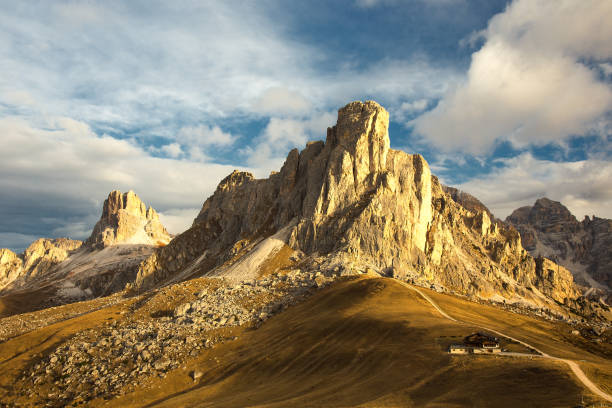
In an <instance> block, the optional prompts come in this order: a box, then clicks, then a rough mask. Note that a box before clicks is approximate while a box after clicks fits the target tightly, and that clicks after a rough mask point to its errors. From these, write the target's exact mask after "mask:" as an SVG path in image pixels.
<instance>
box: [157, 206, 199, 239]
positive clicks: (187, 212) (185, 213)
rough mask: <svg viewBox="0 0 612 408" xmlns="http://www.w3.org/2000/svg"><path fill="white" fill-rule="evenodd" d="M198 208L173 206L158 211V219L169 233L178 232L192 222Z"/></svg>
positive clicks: (188, 226)
mask: <svg viewBox="0 0 612 408" xmlns="http://www.w3.org/2000/svg"><path fill="white" fill-rule="evenodd" d="M199 212H200V208H173V209H170V210H167V211H164V212H163V213H159V219H160V221H161V222H162V224H164V226H165V227H166V229H167V230H168V232H170V233H171V234H175V235H176V234H180V233H182V232H183V231H186V230H187V229H188V228H190V227H191V224H193V220H194V219H195V217H196V216H197V215H198V213H199Z"/></svg>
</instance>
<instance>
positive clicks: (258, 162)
mask: <svg viewBox="0 0 612 408" xmlns="http://www.w3.org/2000/svg"><path fill="white" fill-rule="evenodd" d="M335 124H336V115H334V114H332V113H331V112H323V113H319V114H316V115H313V116H312V117H310V118H306V119H287V118H272V119H270V122H269V123H268V125H267V126H266V128H265V129H264V131H263V133H262V134H261V135H260V136H259V137H258V138H257V140H256V143H255V147H254V148H249V149H245V151H244V153H245V154H246V155H247V156H248V162H249V165H251V167H254V168H258V169H260V171H259V172H258V175H259V176H262V177H263V176H267V173H269V172H270V171H272V170H275V171H278V170H279V169H280V167H281V165H282V164H283V162H284V160H285V158H286V157H287V154H288V153H289V150H291V149H292V148H294V147H297V148H300V149H301V148H303V147H304V145H305V144H306V142H308V141H310V140H325V137H326V135H327V128H328V127H330V126H333V125H335Z"/></svg>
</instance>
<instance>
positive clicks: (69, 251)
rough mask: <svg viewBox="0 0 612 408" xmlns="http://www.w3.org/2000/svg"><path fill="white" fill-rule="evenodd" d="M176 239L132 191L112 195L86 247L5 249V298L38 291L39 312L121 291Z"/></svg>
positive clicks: (1, 279)
mask: <svg viewBox="0 0 612 408" xmlns="http://www.w3.org/2000/svg"><path fill="white" fill-rule="evenodd" d="M171 238H172V237H171V236H170V234H168V232H167V231H166V229H165V227H164V226H163V225H162V224H161V222H160V221H159V217H158V215H157V212H156V211H155V210H154V209H153V208H151V207H149V208H148V209H147V207H146V206H145V204H144V203H143V202H142V201H141V200H140V198H139V197H138V196H137V195H136V194H135V193H134V192H133V191H129V192H127V193H124V194H122V193H121V192H120V191H112V192H111V193H110V194H109V195H108V198H107V199H106V200H105V201H104V205H103V208H102V216H101V217H100V220H99V221H98V222H97V223H96V225H95V227H94V228H93V231H92V233H91V236H90V237H89V238H88V239H87V240H86V241H85V242H81V241H76V240H71V239H67V238H58V239H46V238H41V239H38V240H36V241H34V242H33V243H32V244H31V245H30V246H29V247H28V248H27V249H26V250H25V251H24V252H23V253H22V254H16V253H14V252H13V251H11V250H9V249H0V296H3V297H5V296H13V297H16V296H17V297H18V296H27V294H28V293H33V292H36V293H37V295H36V296H33V297H32V299H31V309H36V308H40V307H46V306H51V305H56V304H62V303H66V302H70V301H74V300H81V299H87V298H91V297H94V296H101V295H108V294H110V293H113V292H116V291H120V290H122V289H123V288H124V286H125V285H126V283H128V282H131V281H133V280H134V278H135V276H136V271H137V268H138V264H139V263H140V262H141V261H142V260H144V259H145V258H146V257H148V256H149V255H150V254H151V253H152V252H153V249H154V248H155V247H157V246H160V245H166V244H167V243H168V242H170V240H171ZM26 310H29V309H28V307H27V306H26V308H25V309H24V310H23V311H26Z"/></svg>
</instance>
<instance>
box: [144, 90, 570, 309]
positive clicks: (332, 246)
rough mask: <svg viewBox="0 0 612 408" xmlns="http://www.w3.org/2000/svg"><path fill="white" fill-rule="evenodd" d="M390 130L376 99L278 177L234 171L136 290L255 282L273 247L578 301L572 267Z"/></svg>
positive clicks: (353, 107) (465, 287)
mask: <svg viewBox="0 0 612 408" xmlns="http://www.w3.org/2000/svg"><path fill="white" fill-rule="evenodd" d="M388 126H389V114H388V112H387V111H386V110H385V109H384V108H383V107H381V106H380V105H378V104H377V103H376V102H372V101H368V102H352V103H350V104H348V105H346V106H345V107H343V108H342V109H340V110H339V111H338V120H337V123H336V125H335V126H333V127H331V128H329V129H328V131H327V138H326V140H325V141H324V142H323V141H316V142H310V143H308V144H307V146H306V148H305V149H304V150H302V151H301V152H300V151H298V150H297V149H294V150H292V151H291V152H289V155H288V156H287V159H286V160H285V163H284V165H283V166H282V168H281V169H280V171H279V172H278V173H273V174H272V175H270V177H269V178H267V179H255V178H254V177H253V175H252V174H250V173H246V172H239V171H235V172H234V173H232V174H230V175H229V176H227V177H226V178H225V179H224V180H222V181H221V182H220V183H219V185H218V187H217V189H216V191H215V193H214V194H213V195H212V196H211V197H210V198H208V199H207V200H206V202H205V203H204V205H203V206H202V209H201V211H200V213H199V215H198V216H197V217H196V219H195V220H194V223H193V226H192V227H191V228H190V229H189V230H187V231H186V232H184V233H183V234H181V235H179V236H177V237H176V238H175V239H174V240H173V241H172V242H171V243H170V244H169V245H167V246H165V247H163V248H159V249H157V250H156V251H155V253H154V254H153V255H152V256H151V257H150V258H148V259H147V260H146V261H144V262H143V263H142V265H141V266H140V269H139V272H138V277H137V279H136V282H135V284H134V287H138V288H140V289H148V288H153V287H157V286H159V285H163V284H166V283H168V282H172V281H177V280H182V279H186V278H187V277H190V276H202V275H208V276H225V277H227V278H228V279H240V278H243V277H247V275H248V274H249V273H250V275H248V277H250V278H252V277H255V276H256V273H257V271H256V268H251V269H250V270H249V271H248V273H247V275H244V273H245V271H244V269H243V268H240V267H239V265H240V260H241V258H243V257H248V256H250V255H249V254H251V253H252V251H254V250H256V249H258V248H259V249H261V248H262V247H272V246H275V248H277V249H278V248H285V247H286V248H288V249H289V252H287V253H288V254H289V253H290V252H292V253H296V254H299V255H300V256H301V257H302V258H301V259H302V260H301V262H302V265H307V264H308V263H309V262H311V261H314V260H315V259H318V258H322V259H323V261H322V262H321V263H320V266H318V267H317V268H319V269H320V270H322V271H324V272H325V273H326V274H343V273H344V274H351V273H360V272H366V271H372V272H375V273H377V274H379V275H382V276H394V277H396V278H399V279H402V280H404V281H418V282H423V283H427V284H429V285H436V286H438V287H440V288H444V289H445V290H449V291H453V292H456V293H460V294H463V295H468V296H471V297H478V298H485V299H507V300H509V301H517V300H521V301H525V302H528V303H531V304H534V305H545V304H547V305H555V304H556V303H557V302H558V303H561V304H564V303H566V304H569V303H572V302H573V301H574V300H575V299H576V298H578V297H579V296H580V292H579V291H578V289H577V287H576V286H575V284H574V282H573V278H572V275H571V274H570V273H569V272H567V270H565V269H560V268H557V269H551V270H552V271H553V272H550V271H551V270H548V271H543V270H542V268H541V267H540V266H538V265H541V264H538V263H537V262H536V260H535V259H534V258H533V256H532V255H530V254H529V252H528V251H526V250H525V249H524V248H523V246H522V244H521V237H520V235H519V234H518V233H517V232H516V230H514V229H513V228H511V227H507V226H506V225H505V224H503V223H501V222H495V221H492V220H491V215H490V213H489V212H488V210H486V207H484V206H465V205H462V204H460V203H457V202H456V201H455V200H454V199H453V195H452V194H448V193H446V192H445V191H444V189H443V187H442V185H441V184H440V183H439V181H438V179H437V178H436V177H435V176H434V175H432V174H431V171H430V168H429V165H428V164H427V162H426V161H425V159H424V158H423V157H422V156H421V155H418V154H407V153H405V152H403V151H398V150H393V149H391V148H390V147H389V146H390V142H389V134H388ZM455 197H457V195H455ZM483 207H484V208H483ZM271 241H273V243H274V244H272V243H271ZM232 265H236V267H232Z"/></svg>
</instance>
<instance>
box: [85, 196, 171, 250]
mask: <svg viewBox="0 0 612 408" xmlns="http://www.w3.org/2000/svg"><path fill="white" fill-rule="evenodd" d="M170 239H171V236H170V234H168V231H166V228H165V227H164V226H163V225H162V223H161V222H160V221H159V216H158V214H157V212H156V211H155V210H154V209H153V208H152V207H149V208H148V209H147V207H146V205H145V204H144V203H143V202H142V201H141V200H140V198H139V197H138V196H137V195H136V193H134V192H133V191H128V192H127V193H124V194H121V192H120V191H118V190H115V191H112V192H111V193H110V194H109V195H108V198H107V199H106V200H105V201H104V206H103V207H102V217H101V218H100V221H98V222H97V224H96V225H95V227H94V229H93V231H92V233H91V236H90V237H89V239H88V240H87V245H88V246H90V247H96V248H104V247H108V246H111V245H116V244H124V243H125V244H146V245H158V246H159V245H166V244H167V243H168V242H170Z"/></svg>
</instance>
